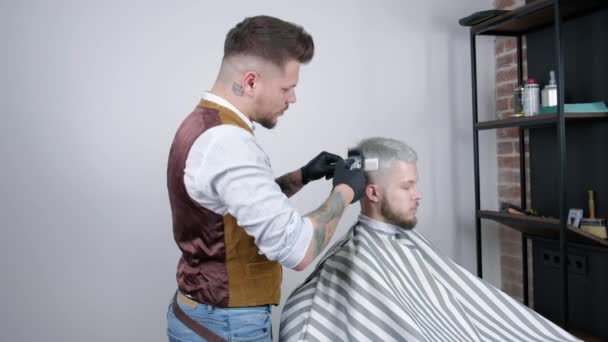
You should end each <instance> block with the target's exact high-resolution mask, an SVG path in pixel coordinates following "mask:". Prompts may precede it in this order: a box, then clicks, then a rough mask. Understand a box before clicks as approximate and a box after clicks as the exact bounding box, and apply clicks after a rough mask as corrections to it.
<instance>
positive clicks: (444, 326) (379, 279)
mask: <svg viewBox="0 0 608 342" xmlns="http://www.w3.org/2000/svg"><path fill="white" fill-rule="evenodd" d="M279 340H280V341H332V342H334V341H433V342H434V341H446V342H454V341H467V342H470V341H500V342H504V341H518V342H520V341H539V342H549V341H578V339H577V338H575V337H573V336H572V335H570V334H569V333H568V332H566V331H564V330H563V329H561V328H560V327H558V326H557V325H555V324H553V323H552V322H550V321H548V320H547V319H545V318H544V317H542V316H541V315H539V314H538V313H536V312H534V311H533V310H531V309H529V308H527V307H526V306H524V305H522V304H520V303H519V302H517V301H516V300H514V299H512V298H511V297H509V296H508V295H507V294H505V293H503V292H501V291H500V290H498V289H496V288H494V287H493V286H491V285H490V284H488V283H486V282H485V281H483V280H481V279H479V278H477V277H476V276H474V275H472V274H471V273H469V272H468V271H467V270H465V269H464V268H462V267H460V266H458V265H457V264H456V263H454V262H453V261H451V260H450V259H448V258H447V257H445V256H442V255H440V254H439V253H437V252H436V251H435V249H434V248H433V247H432V246H431V244H430V243H429V242H428V241H427V240H425V239H424V238H423V237H422V236H421V235H420V234H418V233H416V232H415V231H413V230H404V229H401V228H399V227H397V226H394V225H390V224H386V223H383V222H378V221H375V220H371V219H369V218H367V217H365V216H363V215H360V216H359V221H358V222H357V224H355V225H354V226H353V227H352V228H351V229H350V230H349V232H348V233H347V234H346V235H345V236H344V238H343V239H342V240H341V241H340V242H338V243H337V244H336V245H334V246H333V247H332V248H331V249H330V250H329V251H328V253H327V254H326V256H325V257H324V258H323V260H321V261H320V262H319V264H318V266H317V268H316V269H315V270H314V272H313V273H312V274H311V275H310V276H309V277H308V278H307V279H306V281H305V282H304V283H303V284H302V285H300V286H299V287H298V288H297V289H296V290H295V291H294V292H293V293H292V294H291V296H290V297H289V298H288V299H287V302H286V304H285V307H284V309H283V313H282V316H281V325H280V334H279Z"/></svg>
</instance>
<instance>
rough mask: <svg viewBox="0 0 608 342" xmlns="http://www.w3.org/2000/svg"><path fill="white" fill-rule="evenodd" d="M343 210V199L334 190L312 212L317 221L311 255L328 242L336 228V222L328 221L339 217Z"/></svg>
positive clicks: (319, 250)
mask: <svg viewBox="0 0 608 342" xmlns="http://www.w3.org/2000/svg"><path fill="white" fill-rule="evenodd" d="M343 211H344V199H343V198H342V194H341V193H340V192H336V193H334V194H333V195H332V196H331V197H330V198H329V199H328V200H327V201H326V202H325V203H323V205H322V206H321V207H320V208H319V209H317V210H316V211H315V212H314V215H315V216H317V221H318V222H317V227H315V236H314V256H313V257H317V256H318V255H319V254H320V253H321V251H322V250H323V248H324V247H325V246H326V245H327V243H328V242H329V239H330V238H331V237H332V235H333V234H334V231H335V230H336V226H337V222H336V223H334V224H329V223H330V222H332V221H333V220H335V219H336V218H339V217H340V215H341V214H342V212H343ZM326 240H327V241H326Z"/></svg>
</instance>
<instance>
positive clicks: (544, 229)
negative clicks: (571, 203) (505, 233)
mask: <svg viewBox="0 0 608 342" xmlns="http://www.w3.org/2000/svg"><path fill="white" fill-rule="evenodd" d="M477 217H479V218H482V219H488V220H493V221H496V222H498V223H500V224H503V225H505V226H508V227H510V228H513V229H515V230H517V231H519V232H522V233H524V234H526V235H530V236H539V237H546V238H552V239H559V236H560V229H559V228H560V221H559V219H556V218H547V217H538V216H529V215H524V214H510V213H507V212H500V211H490V210H480V211H479V212H478V213H477ZM568 241H569V242H572V243H580V244H587V245H593V246H600V247H608V240H605V239H602V238H600V237H597V236H595V235H593V234H591V233H588V232H586V231H584V230H581V229H579V228H576V227H574V226H571V225H568Z"/></svg>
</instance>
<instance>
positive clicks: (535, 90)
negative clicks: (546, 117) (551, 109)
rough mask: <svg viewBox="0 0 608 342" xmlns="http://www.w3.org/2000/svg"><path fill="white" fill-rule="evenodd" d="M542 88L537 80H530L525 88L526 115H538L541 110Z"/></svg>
mask: <svg viewBox="0 0 608 342" xmlns="http://www.w3.org/2000/svg"><path fill="white" fill-rule="evenodd" d="M539 95H540V87H539V86H538V83H536V79H534V78H528V82H526V85H525V86H524V113H525V114H526V115H536V114H538V110H539V109H540V108H539V107H540V96H539Z"/></svg>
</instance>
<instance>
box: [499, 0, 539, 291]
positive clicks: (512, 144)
mask: <svg viewBox="0 0 608 342" xmlns="http://www.w3.org/2000/svg"><path fill="white" fill-rule="evenodd" d="M524 4H525V1H524V0H495V3H494V6H495V8H497V9H514V8H517V7H519V6H522V5H524ZM523 46H524V49H523V60H524V65H523V75H524V79H525V77H526V76H525V75H526V65H525V60H526V53H525V52H526V50H525V39H524V41H523ZM495 53H496V70H495V72H496V116H497V118H506V117H508V116H511V115H513V114H514V111H513V104H512V101H513V90H514V89H515V87H516V86H517V40H516V39H515V38H507V37H497V38H496V41H495ZM526 142H527V138H526ZM496 143H497V146H496V152H497V163H498V201H499V202H508V203H513V204H515V205H520V204H521V203H520V202H521V199H520V182H519V131H518V129H517V128H505V129H499V130H497V131H496ZM526 152H527V143H526ZM526 158H527V153H526ZM526 163H528V162H526ZM526 176H529V175H526ZM526 183H527V184H530V182H529V177H528V178H527V181H526ZM528 189H529V187H528ZM527 198H528V199H529V198H530V196H529V193H528V197H527ZM500 246H501V248H500V249H501V251H500V263H501V278H502V284H501V286H502V290H503V291H505V292H506V293H508V294H509V295H511V296H512V297H514V298H516V299H518V300H520V301H523V283H522V274H523V272H522V255H521V234H520V233H519V232H517V231H516V230H514V229H511V228H508V227H505V226H501V227H500ZM529 246H530V244H529ZM530 255H531V249H530V250H529V253H528V256H530ZM528 262H529V268H528V270H529V273H530V274H529V276H530V278H529V279H530V282H529V285H530V288H531V285H532V284H531V271H532V267H531V258H529V260H528Z"/></svg>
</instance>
